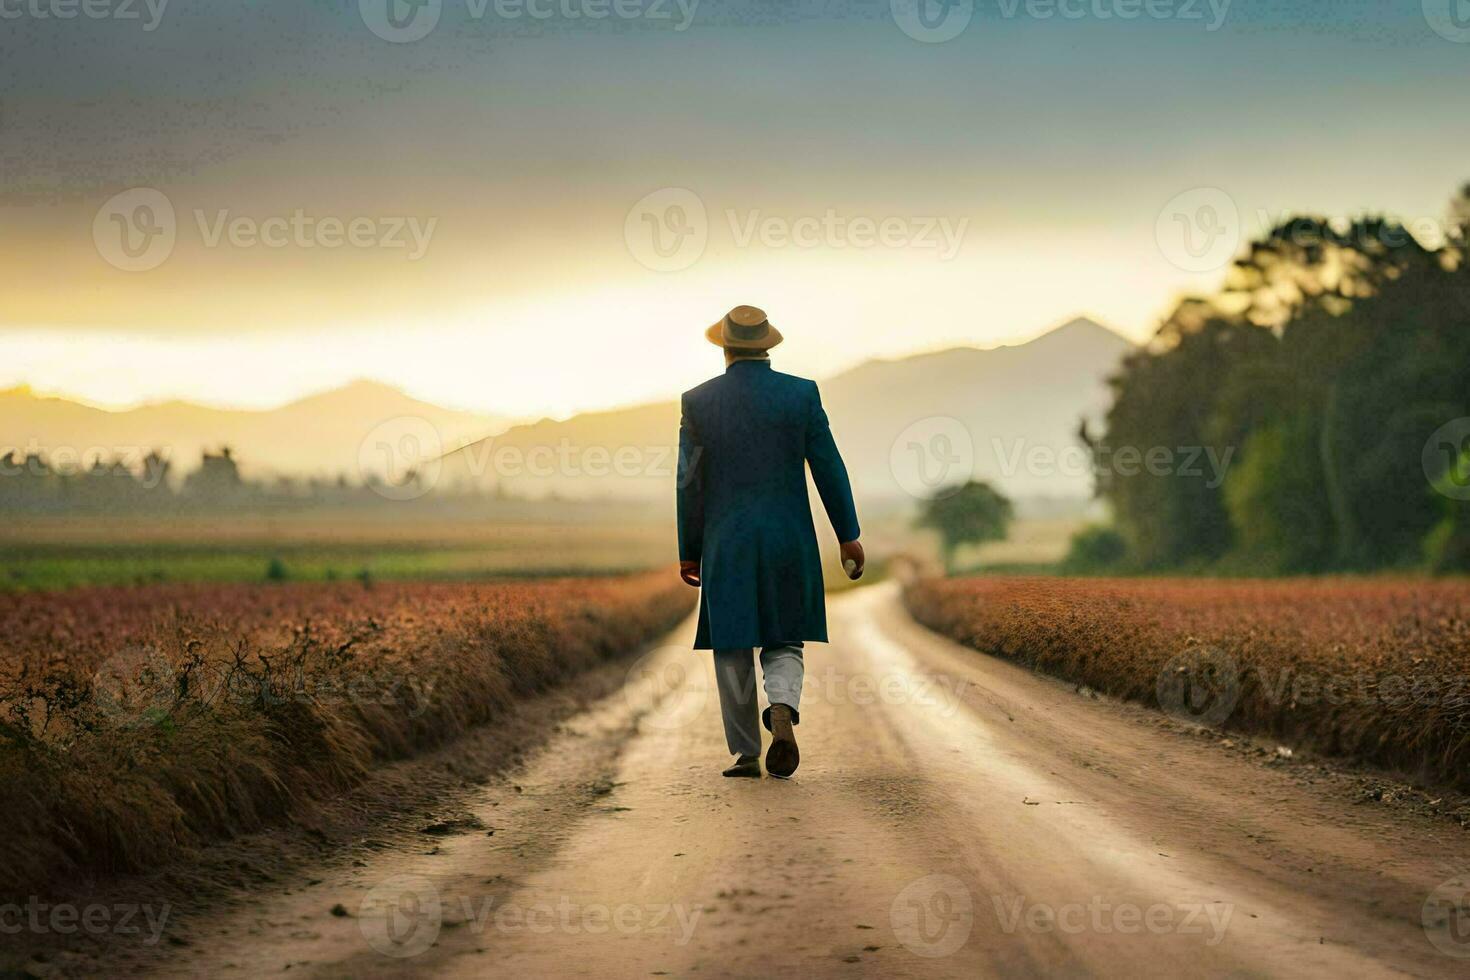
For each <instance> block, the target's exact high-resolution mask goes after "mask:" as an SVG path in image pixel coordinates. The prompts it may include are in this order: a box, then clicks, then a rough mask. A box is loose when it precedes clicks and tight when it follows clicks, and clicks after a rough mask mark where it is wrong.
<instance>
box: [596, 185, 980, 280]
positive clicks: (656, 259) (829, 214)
mask: <svg viewBox="0 0 1470 980" xmlns="http://www.w3.org/2000/svg"><path fill="white" fill-rule="evenodd" d="M723 217H724V225H725V231H726V232H727V233H728V238H729V242H730V244H731V245H733V246H734V247H735V248H741V249H744V248H751V247H754V246H760V247H763V248H772V249H775V248H795V249H818V248H822V249H836V250H843V249H853V250H857V251H866V250H869V249H889V250H900V249H902V250H911V251H918V252H925V253H928V254H931V255H933V256H934V257H935V258H936V259H937V260H938V261H940V262H948V261H950V260H952V259H953V258H954V257H955V256H956V255H958V254H959V251H960V248H961V247H962V246H963V244H964V239H965V235H966V233H967V232H968V230H969V227H970V219H969V218H965V217H959V218H955V217H948V216H941V215H893V214H890V215H874V214H857V213H844V212H842V211H839V210H838V209H836V208H826V209H824V210H822V211H820V212H812V213H805V214H800V213H798V214H773V213H771V212H768V211H766V210H764V209H762V208H744V209H737V208H726V209H724V211H723ZM717 229H718V225H716V229H714V230H717ZM711 231H712V229H711V221H710V216H709V211H708V209H707V208H706V206H705V202H704V199H703V198H702V197H700V196H699V195H698V194H696V193H695V192H694V191H692V190H690V189H689V188H687V187H664V188H660V189H659V190H656V191H653V192H652V193H649V194H646V195H644V196H643V197H642V198H640V199H639V200H638V201H637V202H636V203H635V204H634V205H633V207H632V208H630V209H629V210H628V213H627V215H626V216H625V217H624V221H623V240H624V242H625V243H626V244H627V246H628V253H629V254H630V255H632V256H633V258H634V260H635V261H637V262H638V263H639V264H640V265H642V266H644V267H646V268H649V269H652V270H653V271H655V272H678V271H681V270H683V269H687V268H689V267H690V266H692V265H694V264H695V263H696V262H698V261H699V260H700V258H701V257H702V256H703V255H704V252H705V249H706V247H707V246H708V244H709V239H710V234H711Z"/></svg>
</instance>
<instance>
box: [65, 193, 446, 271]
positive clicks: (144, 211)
mask: <svg viewBox="0 0 1470 980" xmlns="http://www.w3.org/2000/svg"><path fill="white" fill-rule="evenodd" d="M191 214H192V217H193V225H194V228H195V230H196V231H197V233H198V239H199V243H200V244H201V245H202V246H203V247H205V248H209V249H217V248H224V247H228V248H235V249H251V248H266V249H276V250H278V249H287V248H296V249H304V250H310V249H323V250H328V251H331V250H335V249H340V248H356V249H382V250H384V251H390V252H393V251H399V252H404V253H406V257H407V259H408V261H410V262H417V261H418V260H420V259H422V258H423V257H424V256H425V255H426V254H428V251H429V245H430V244H431V242H432V240H433V237H434V229H435V228H436V227H437V226H438V224H439V219H438V218H432V217H431V218H420V217H419V216H417V215H362V214H359V215H347V216H341V215H316V214H311V213H309V212H308V211H307V210H306V209H305V208H295V209H293V210H291V211H289V212H286V213H284V214H272V215H267V216H265V217H256V216H254V215H243V214H238V213H236V212H234V211H232V210H231V209H229V208H216V209H212V210H209V209H205V208H195V209H194V210H193V211H192V212H191ZM188 227H189V226H188V225H187V224H185V225H184V226H183V229H181V227H180V222H179V220H178V215H177V212H176V211H175V209H174V205H173V202H172V201H171V200H170V199H169V198H168V196H167V195H166V194H164V193H163V192H162V191H159V190H156V189H154V188H152V187H134V188H131V189H129V190H126V191H122V192H121V193H119V194H115V195H113V196H112V197H111V198H109V199H108V200H107V201H106V202H104V203H103V205H102V207H100V208H98V210H97V214H96V216H95V217H94V218H93V220H92V240H93V243H94V244H95V245H96V246H97V252H98V254H99V255H101V256H102V258H103V259H104V260H105V261H106V262H107V263H108V264H109V265H112V266H114V267H116V268H118V269H122V270H123V271H125V272H147V271H148V270H150V269H156V268H158V267H159V266H160V265H162V264H163V263H164V262H166V261H168V258H169V256H170V255H172V254H173V251H174V246H175V245H176V243H177V241H178V238H179V234H180V232H181V230H184V229H187V228H188Z"/></svg>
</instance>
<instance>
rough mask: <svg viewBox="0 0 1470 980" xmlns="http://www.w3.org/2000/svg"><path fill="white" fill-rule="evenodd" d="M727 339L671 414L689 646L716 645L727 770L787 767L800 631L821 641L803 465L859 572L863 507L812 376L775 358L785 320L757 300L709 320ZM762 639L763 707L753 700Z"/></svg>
mask: <svg viewBox="0 0 1470 980" xmlns="http://www.w3.org/2000/svg"><path fill="white" fill-rule="evenodd" d="M705 336H706V337H707V338H708V339H709V341H710V342H711V343H713V344H716V345H717V346H719V347H723V348H724V350H725V373H724V374H723V375H721V376H719V377H717V378H713V379H711V380H709V381H706V382H705V383H704V384H702V385H700V386H699V387H697V388H694V389H692V390H690V391H687V392H685V393H684V397H683V402H682V406H681V407H682V412H683V414H682V417H681V418H680V420H679V473H678V484H679V485H678V515H679V516H678V523H679V574H680V576H681V577H682V578H683V579H684V581H685V582H688V583H689V584H690V585H692V586H695V587H697V588H700V595H699V627H698V630H697V632H696V635H695V638H694V648H695V649H696V650H713V651H714V657H715V677H716V682H717V686H718V688H719V692H720V713H721V715H722V716H723V718H724V722H725V741H726V743H727V744H728V745H729V747H730V752H731V753H732V754H734V755H735V757H736V758H735V762H734V764H733V765H731V766H730V768H728V769H726V770H725V775H726V776H751V777H756V778H759V777H760V774H761V770H760V751H761V734H760V727H759V725H758V723H757V718H758V717H760V718H762V720H763V721H764V722H765V726H766V728H767V730H769V731H770V733H771V739H772V741H771V747H770V750H769V751H768V752H767V754H766V771H767V772H769V773H770V774H771V775H772V776H779V777H781V778H783V779H784V778H786V777H789V776H790V775H791V774H792V773H793V772H795V771H796V767H797V764H798V763H799V762H800V760H801V756H800V754H799V753H798V751H797V748H796V734H795V731H794V730H793V726H795V725H796V724H797V723H798V722H800V720H801V712H800V706H801V681H802V642H803V641H805V640H815V641H819V642H822V643H825V642H826V641H827V612H826V606H825V594H824V590H823V586H822V568H821V556H820V553H819V552H818V550H817V537H816V529H815V527H814V526H813V524H812V513H811V507H810V506H809V504H808V502H807V486H806V466H807V465H810V466H811V471H812V479H813V480H814V482H815V483H816V485H817V492H818V493H819V494H820V495H821V498H822V505H823V507H824V508H825V509H826V511H827V517H828V519H829V520H830V521H831V522H832V529H833V530H834V531H836V532H837V540H838V542H839V543H840V544H841V548H842V562H843V568H844V569H846V570H847V574H848V575H849V576H850V577H852V578H854V579H856V578H858V577H860V576H861V575H862V574H863V563H864V557H863V546H862V545H861V544H859V543H858V520H857V508H856V507H854V505H853V501H852V487H851V486H850V485H849V483H848V479H847V469H846V467H844V466H843V464H842V457H841V456H840V455H838V452H837V444H836V443H835V442H833V441H832V432H831V430H830V429H829V428H828V426H827V413H826V412H824V411H823V410H822V400H821V396H820V395H819V394H818V393H817V385H816V383H815V382H813V381H808V380H806V379H805V378H798V377H794V376H792V375H789V374H781V373H779V372H777V371H773V370H771V362H770V353H769V352H770V350H771V348H772V347H775V346H776V345H777V344H779V343H780V342H781V340H782V337H781V333H780V331H778V330H777V329H776V328H775V327H773V326H772V325H771V324H770V322H769V321H768V320H767V319H766V314H765V313H764V312H762V311H761V310H758V309H756V308H755V307H753V306H737V307H735V309H733V310H731V311H730V312H729V314H728V315H726V316H725V318H724V319H723V320H721V321H720V322H719V323H716V324H715V325H714V326H712V327H710V328H709V329H708V330H707V331H705ZM757 647H759V648H760V651H761V653H760V661H761V672H762V674H763V677H764V681H765V691H766V701H767V704H768V706H767V708H766V710H765V713H764V716H763V717H762V716H760V715H758V713H757V709H756V695H755V666H754V652H753V651H754V649H755V648H757Z"/></svg>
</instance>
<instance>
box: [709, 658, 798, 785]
mask: <svg viewBox="0 0 1470 980" xmlns="http://www.w3.org/2000/svg"><path fill="white" fill-rule="evenodd" d="M803 670H804V668H803V666H802V662H801V644H800V643H799V642H797V643H783V644H781V645H780V646H772V647H765V648H763V649H762V650H761V675H762V679H763V680H764V682H765V688H766V702H767V705H768V706H767V708H766V710H765V714H764V716H763V717H762V716H761V715H760V713H758V712H757V710H756V697H755V657H754V656H753V651H752V650H751V648H750V647H741V648H740V649H738V650H716V651H715V684H716V686H717V687H718V688H719V690H720V715H721V716H722V717H723V718H724V720H725V743H726V744H727V745H729V746H730V753H731V754H732V755H743V756H746V757H752V756H759V755H760V754H761V730H760V722H761V720H764V721H765V725H766V728H767V729H769V728H770V727H771V709H770V707H769V705H772V704H784V705H786V706H787V707H789V708H790V709H791V718H792V721H793V722H799V721H800V720H801V712H800V708H801V678H802V674H803Z"/></svg>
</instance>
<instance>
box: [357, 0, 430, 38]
mask: <svg viewBox="0 0 1470 980" xmlns="http://www.w3.org/2000/svg"><path fill="white" fill-rule="evenodd" d="M357 11H358V13H359V14H360V15H361V16H362V22H363V23H364V24H366V25H367V29H368V30H370V31H372V32H373V33H374V34H376V35H377V36H378V37H380V38H382V39H383V40H384V41H389V42H391V43H393V44H410V43H412V42H414V41H422V40H423V39H424V38H426V37H428V36H429V34H430V33H431V32H432V31H433V30H434V28H436V27H438V26H439V18H440V17H441V16H442V15H443V13H444V0H357Z"/></svg>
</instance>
